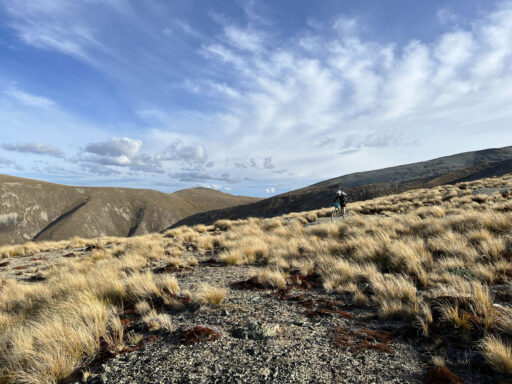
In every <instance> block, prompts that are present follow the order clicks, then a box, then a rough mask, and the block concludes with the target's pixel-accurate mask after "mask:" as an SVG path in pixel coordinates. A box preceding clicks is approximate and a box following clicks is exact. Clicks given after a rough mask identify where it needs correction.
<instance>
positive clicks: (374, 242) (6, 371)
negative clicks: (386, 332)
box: [0, 176, 512, 383]
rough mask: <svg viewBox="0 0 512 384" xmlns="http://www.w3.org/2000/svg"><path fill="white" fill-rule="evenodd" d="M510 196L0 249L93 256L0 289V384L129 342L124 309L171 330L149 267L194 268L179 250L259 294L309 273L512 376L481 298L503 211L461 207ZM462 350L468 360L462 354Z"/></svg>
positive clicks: (367, 206) (503, 205)
mask: <svg viewBox="0 0 512 384" xmlns="http://www.w3.org/2000/svg"><path fill="white" fill-rule="evenodd" d="M484 187H486V188H511V187H512V184H511V178H510V176H506V177H502V178H493V179H485V180H480V181H477V182H472V183H463V184H458V185H455V186H443V187H437V188H433V189H424V190H417V191H411V192H407V193H403V194H399V195H392V196H387V197H383V198H378V199H374V200H372V201H366V202H361V203H355V204H351V205H350V208H351V211H352V213H353V214H354V216H353V217H351V218H349V219H348V220H346V221H343V222H339V223H329V222H327V223H322V224H319V225H308V224H309V223H314V222H316V221H317V220H318V218H321V217H326V216H328V214H329V213H330V210H328V209H324V210H317V211H311V212H301V213H293V214H289V215H285V216H282V217H279V218H274V219H265V220H262V219H254V218H251V219H247V220H237V221H228V220H222V221H218V222H216V223H215V224H214V225H213V226H208V227H207V226H204V225H197V226H195V227H180V228H177V229H174V230H170V231H168V232H166V233H165V234H163V235H159V234H154V235H147V236H141V237H136V238H131V239H123V238H112V237H110V238H100V239H95V240H83V239H79V238H75V239H72V240H70V241H66V242H52V243H27V244H25V245H20V246H10V247H2V248H0V254H1V255H3V257H23V256H30V255H35V254H37V253H40V252H42V251H46V250H49V249H50V250H53V251H59V250H64V249H68V248H73V247H83V246H94V247H95V248H96V249H95V250H94V251H93V252H92V254H91V255H90V257H86V258H81V259H76V260H63V261H62V262H61V263H60V264H58V265H55V266H53V267H52V268H49V269H47V270H42V271H40V274H41V278H44V279H46V280H44V281H41V282H37V283H26V282H21V281H16V280H13V279H2V281H1V285H0V332H1V334H0V335H1V337H0V366H1V369H2V371H1V377H2V380H3V381H4V382H9V381H12V382H25V383H53V382H56V381H58V380H62V379H65V378H67V377H68V376H69V375H70V374H71V373H72V372H73V371H74V370H75V369H76V368H78V367H81V366H84V365H86V364H87V362H88V361H90V360H91V359H93V358H94V356H96V355H97V354H98V352H99V351H100V347H101V346H102V345H103V346H105V345H107V347H108V348H109V349H110V350H112V351H116V350H120V349H123V348H125V347H126V345H131V344H137V340H138V341H139V342H140V338H141V335H135V334H131V335H125V334H124V333H123V332H124V328H123V325H122V322H121V318H120V315H121V314H122V312H123V310H125V309H126V308H134V310H135V311H136V312H137V313H138V314H139V315H140V316H141V317H142V318H143V321H144V323H145V324H146V326H147V328H148V329H156V328H161V329H167V330H169V329H172V321H171V319H170V317H169V316H168V315H167V314H165V313H158V312H157V307H156V306H155V303H156V302H160V301H163V302H166V303H169V304H172V303H173V300H175V296H176V294H178V293H179V284H178V281H177V280H176V279H175V278H174V277H173V276H172V275H158V276H155V275H153V274H152V273H151V271H150V269H151V266H152V265H154V263H163V264H165V265H173V266H175V267H180V266H181V267H189V266H194V265H197V260H196V259H195V258H194V257H193V256H192V255H191V254H190V253H189V252H187V251H186V250H187V249H188V248H190V247H192V248H194V249H197V250H198V252H199V253H201V254H202V253H205V252H206V251H209V250H214V249H215V250H217V251H220V252H221V253H220V258H221V260H222V261H223V262H224V263H225V264H226V265H240V264H251V265H254V266H256V267H257V269H256V270H255V271H254V273H253V275H254V276H255V278H257V279H258V281H259V282H260V283H261V284H264V285H266V286H268V287H270V288H283V287H286V286H287V285H288V284H290V279H291V274H290V272H291V271H293V270H299V271H300V273H301V274H302V275H309V274H312V273H318V274H319V275H320V276H321V281H322V285H323V289H324V290H326V291H333V292H336V293H337V294H339V295H344V296H347V297H351V298H352V301H353V304H354V305H361V306H367V305H368V306H372V307H375V308H376V311H377V314H378V316H379V317H380V318H382V319H395V318H397V319H402V320H405V321H408V322H409V323H410V324H411V327H414V328H415V329H417V331H418V333H419V334H420V335H421V337H423V338H425V339H428V338H429V337H430V335H431V334H432V333H435V332H438V331H439V329H451V330H453V332H455V333H457V334H458V333H460V334H461V335H463V336H464V337H465V338H466V339H467V343H468V346H469V347H471V346H474V345H476V344H475V343H479V345H480V346H481V347H480V349H481V351H482V353H483V354H484V355H485V357H486V359H487V360H488V362H489V364H491V365H492V366H493V367H494V369H496V370H497V371H499V372H508V373H512V358H511V356H512V350H511V347H510V335H511V334H512V311H511V310H510V309H508V308H507V307H504V306H502V307H499V306H495V305H494V303H493V297H492V294H491V288H492V287H493V286H494V285H495V284H498V283H502V282H507V281H510V276H512V264H511V259H512V254H511V250H512V216H511V215H512V201H511V200H510V197H509V195H508V194H498V193H496V194H494V195H490V196H489V195H477V196H475V195H473V194H472V193H471V191H472V190H473V189H477V188H484ZM225 295H226V292H225V291H224V290H222V289H219V288H216V287H211V286H208V285H207V284H206V285H204V286H203V287H201V289H200V291H199V292H196V293H195V294H194V295H193V296H192V295H191V294H189V293H186V294H185V296H187V297H191V296H192V299H194V300H198V301H203V302H208V303H211V304H220V303H222V301H223V300H224V296H225ZM473 348H474V347H473Z"/></svg>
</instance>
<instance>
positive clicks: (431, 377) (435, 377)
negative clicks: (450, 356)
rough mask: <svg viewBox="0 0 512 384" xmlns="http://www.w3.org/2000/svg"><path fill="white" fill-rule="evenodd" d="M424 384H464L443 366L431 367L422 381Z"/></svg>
mask: <svg viewBox="0 0 512 384" xmlns="http://www.w3.org/2000/svg"><path fill="white" fill-rule="evenodd" d="M423 382H424V383H425V384H427V383H428V384H464V380H462V379H461V378H460V377H459V376H457V375H455V374H453V373H451V372H450V370H449V369H448V368H446V367H444V366H440V367H438V366H436V365H431V366H430V368H429V370H428V372H427V374H426V376H425V378H424V381H423Z"/></svg>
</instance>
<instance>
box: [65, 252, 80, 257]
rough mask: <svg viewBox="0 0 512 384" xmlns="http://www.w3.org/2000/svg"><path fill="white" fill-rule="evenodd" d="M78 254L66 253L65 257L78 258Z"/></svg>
mask: <svg viewBox="0 0 512 384" xmlns="http://www.w3.org/2000/svg"><path fill="white" fill-rule="evenodd" d="M76 256H77V254H76V253H74V252H71V253H66V254H65V255H64V256H63V257H76Z"/></svg>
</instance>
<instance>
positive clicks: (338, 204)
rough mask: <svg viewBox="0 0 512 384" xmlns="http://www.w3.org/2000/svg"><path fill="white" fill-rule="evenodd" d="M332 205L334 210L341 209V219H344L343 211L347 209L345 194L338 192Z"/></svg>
mask: <svg viewBox="0 0 512 384" xmlns="http://www.w3.org/2000/svg"><path fill="white" fill-rule="evenodd" d="M332 204H333V205H334V207H335V208H336V209H338V208H343V217H345V209H346V207H347V194H346V193H345V192H344V191H342V190H338V191H337V192H336V197H335V199H334V201H333V202H332Z"/></svg>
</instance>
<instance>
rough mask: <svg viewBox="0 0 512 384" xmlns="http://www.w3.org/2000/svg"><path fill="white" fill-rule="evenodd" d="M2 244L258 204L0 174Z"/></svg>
mask: <svg viewBox="0 0 512 384" xmlns="http://www.w3.org/2000/svg"><path fill="white" fill-rule="evenodd" d="M0 199H1V200H0V244H16V243H20V242H25V241H30V240H35V241H39V240H64V239H68V238H71V237H74V236H80V237H87V238H90V237H98V236H134V235H140V234H146V233H151V232H159V231H161V230H162V229H165V228H167V227H168V226H170V225H172V224H173V223H174V222H176V221H178V220H180V219H182V218H184V217H187V216H190V215H191V214H195V213H198V212H202V211H208V210H211V209H213V208H227V207H231V206H234V205H238V204H243V203H247V202H253V201H257V200H258V199H257V198H253V197H246V196H235V195H231V194H227V193H224V192H220V191H216V190H212V189H208V188H202V187H199V188H190V189H185V190H181V191H177V192H174V193H169V194H168V193H164V192H159V191H155V190H151V189H134V188H118V187H81V186H80V187H76V186H66V185H60V184H55V183H49V182H45V181H39V180H32V179H25V178H21V177H17V176H9V175H0Z"/></svg>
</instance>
